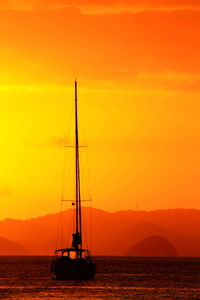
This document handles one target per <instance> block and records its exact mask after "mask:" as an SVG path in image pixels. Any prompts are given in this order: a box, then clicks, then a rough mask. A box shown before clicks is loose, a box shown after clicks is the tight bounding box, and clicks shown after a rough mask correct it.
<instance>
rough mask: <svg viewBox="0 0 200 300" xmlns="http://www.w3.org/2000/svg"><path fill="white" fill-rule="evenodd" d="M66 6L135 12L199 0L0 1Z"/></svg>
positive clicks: (1, 4) (196, 5) (195, 4)
mask: <svg viewBox="0 0 200 300" xmlns="http://www.w3.org/2000/svg"><path fill="white" fill-rule="evenodd" d="M66 7H73V8H77V9H80V10H81V11H82V12H83V13H86V14H105V13H120V12H122V11H128V12H132V13H137V12H141V11H149V10H161V11H163V10H164V11H166V10H167V11H171V10H185V9H193V10H196V9H200V2H199V0H125V1H124V0H101V1H99V0H7V1H4V0H3V1H0V8H1V9H15V10H54V9H60V8H66Z"/></svg>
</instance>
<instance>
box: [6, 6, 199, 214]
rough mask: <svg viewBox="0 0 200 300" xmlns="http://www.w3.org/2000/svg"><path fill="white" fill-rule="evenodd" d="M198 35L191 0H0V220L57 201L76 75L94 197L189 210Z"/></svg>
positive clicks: (46, 208) (193, 185) (42, 210)
mask: <svg viewBox="0 0 200 300" xmlns="http://www.w3.org/2000/svg"><path fill="white" fill-rule="evenodd" d="M163 3H164V4H163ZM199 40H200V4H199V1H197V0H196V1H195V0H193V1H191V0H190V1H189V0H185V1H184V0H182V1H178V0H176V1H167V0H166V1H161V0H160V1H159V0H152V1H147V0H146V1H145V0H143V1H139V0H138V1H131V0H129V1H128V0H127V1H122V0H121V1H120V0H118V1H114V0H110V1H95V0H93V1H92V0H88V1H84V0H83V1H80V0H79V1H78V0H77V1H67V0H66V1H61V0H60V1H55V0H52V1H49V0H48V1H47V0H46V1H45V0H38V1H36V0H35V1H34V0H32V1H31V0H30V1H27V0H26V1H25V0H24V1H23V0H21V1H20V0H19V1H18V0H12V1H11V0H10V1H9V0H7V1H0V65H1V68H0V106H1V107H0V134H1V135H0V136H1V139H0V145H1V148H0V149H1V150H0V151H1V155H0V162H1V175H0V197H1V201H0V219H3V218H5V217H13V218H28V217H34V216H39V215H42V214H47V213H51V212H55V211H58V210H59V205H60V203H59V200H60V195H61V189H62V188H61V187H62V172H63V164H64V150H63V147H62V146H63V137H64V136H65V135H66V132H67V128H68V127H69V123H70V118H71V115H72V113H73V100H74V90H73V89H74V78H75V77H78V81H79V108H80V112H81V119H82V121H83V124H84V132H85V134H84V135H82V132H81V142H82V143H83V144H85V143H87V144H88V146H89V149H88V154H89V161H90V175H91V187H92V197H93V200H94V203H93V205H94V206H95V207H98V208H102V209H105V210H109V211H115V210H119V209H135V207H136V202H137V203H138V207H139V209H147V210H150V209H159V208H175V207H176V208H177V207H183V208H189V207H190V208H198V209H200V204H199V197H200V191H199V178H200V177H199V175H200V174H199V173H200V159H199V151H200V141H199V135H200V120H199V111H200V55H199V53H200V43H199ZM72 125H73V124H72ZM71 129H72V127H71ZM85 136H86V140H85ZM67 138H68V142H69V143H71V142H72V137H71V136H70V137H69V136H68V137H67ZM70 151H71V150H67V157H66V170H68V167H69V164H70V163H71V162H72V160H73V157H72V152H70ZM84 151H85V150H82V152H83V154H82V155H83V158H82V160H83V161H84V160H85V161H86V163H87V160H86V159H85V158H84V155H85V154H84ZM68 153H69V154H68ZM85 157H86V155H85ZM84 172H85V173H84ZM86 173H87V171H83V173H82V175H84V177H85V176H86ZM83 184H84V183H83ZM68 186H70V184H68ZM68 186H67V188H66V195H65V197H71V191H70V187H69V188H68ZM68 189H69V190H68ZM71 190H73V189H71ZM85 190H86V189H85ZM72 192H73V191H72ZM88 193H89V192H88ZM85 194H87V192H85ZM84 196H85V195H84ZM86 197H88V196H87V195H86ZM68 207H69V206H68V205H67V204H66V206H65V208H66V209H67V208H68Z"/></svg>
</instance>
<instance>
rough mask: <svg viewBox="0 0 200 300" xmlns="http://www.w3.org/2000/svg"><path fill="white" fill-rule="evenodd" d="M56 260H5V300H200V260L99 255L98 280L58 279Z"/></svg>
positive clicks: (0, 281) (0, 287)
mask: <svg viewBox="0 0 200 300" xmlns="http://www.w3.org/2000/svg"><path fill="white" fill-rule="evenodd" d="M51 259H52V258H51V257H48V256H0V299H200V258H195V259H193V258H179V259H177V258H170V259H165V258H123V257H97V258H96V263H97V274H96V277H95V280H93V281H82V282H78V281H57V280H53V279H52V276H51V274H50V263H51Z"/></svg>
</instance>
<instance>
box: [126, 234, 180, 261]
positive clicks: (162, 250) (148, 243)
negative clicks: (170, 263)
mask: <svg viewBox="0 0 200 300" xmlns="http://www.w3.org/2000/svg"><path fill="white" fill-rule="evenodd" d="M125 255H127V256H157V257H158V256H160V257H175V256H178V253H177V251H176V249H175V248H174V246H173V245H172V244H171V243H170V242H169V241H168V240H167V239H165V238H163V237H161V236H156V235H155V236H151V237H147V238H145V239H143V240H142V241H140V242H138V243H136V244H135V245H134V246H133V247H131V248H130V249H129V250H128V251H127V252H126V253H125Z"/></svg>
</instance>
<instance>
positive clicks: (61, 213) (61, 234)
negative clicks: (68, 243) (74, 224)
mask: <svg viewBox="0 0 200 300" xmlns="http://www.w3.org/2000/svg"><path fill="white" fill-rule="evenodd" d="M61 248H63V206H62V202H61Z"/></svg>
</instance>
